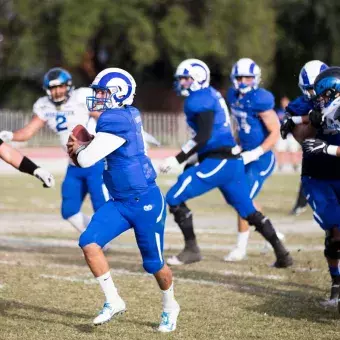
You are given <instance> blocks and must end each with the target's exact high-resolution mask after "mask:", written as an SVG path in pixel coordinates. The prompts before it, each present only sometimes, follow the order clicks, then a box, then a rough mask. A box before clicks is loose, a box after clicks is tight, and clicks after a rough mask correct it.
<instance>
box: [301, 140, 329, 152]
mask: <svg viewBox="0 0 340 340" xmlns="http://www.w3.org/2000/svg"><path fill="white" fill-rule="evenodd" d="M327 147H328V144H327V143H326V142H324V141H323V140H321V139H313V138H310V139H306V140H305V141H304V142H303V143H302V149H303V151H304V152H306V153H307V154H313V155H320V154H322V153H324V154H327Z"/></svg>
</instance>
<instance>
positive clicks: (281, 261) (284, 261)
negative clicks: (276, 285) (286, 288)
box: [273, 253, 293, 268]
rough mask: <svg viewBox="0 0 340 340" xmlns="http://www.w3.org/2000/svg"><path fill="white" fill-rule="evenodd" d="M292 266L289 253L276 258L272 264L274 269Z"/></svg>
mask: <svg viewBox="0 0 340 340" xmlns="http://www.w3.org/2000/svg"><path fill="white" fill-rule="evenodd" d="M292 265H293V258H292V257H291V256H290V254H289V253H286V254H284V255H281V256H279V257H277V259H276V261H275V262H274V264H273V267H275V268H287V267H290V266H292Z"/></svg>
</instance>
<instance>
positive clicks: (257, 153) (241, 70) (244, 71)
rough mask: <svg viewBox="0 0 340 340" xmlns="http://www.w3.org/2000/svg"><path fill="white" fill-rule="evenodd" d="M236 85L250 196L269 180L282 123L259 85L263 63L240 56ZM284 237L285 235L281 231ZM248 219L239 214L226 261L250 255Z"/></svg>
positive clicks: (235, 108) (234, 100)
mask: <svg viewBox="0 0 340 340" xmlns="http://www.w3.org/2000/svg"><path fill="white" fill-rule="evenodd" d="M230 77H231V81H232V83H233V86H232V87H231V88H229V90H228V92H227V96H226V98H227V104H228V105H229V107H230V108H231V113H232V115H233V116H234V117H235V118H236V120H237V127H238V128H237V134H238V143H239V145H240V146H241V147H242V151H243V152H242V154H241V156H242V158H243V161H244V164H245V172H246V176H247V180H248V183H249V186H250V198H251V199H254V198H255V197H256V196H257V195H258V193H259V192H260V190H261V188H262V186H263V184H264V182H265V180H266V179H267V178H268V177H269V176H270V175H271V174H272V172H273V170H274V167H275V155H274V153H273V151H272V149H273V148H274V146H275V144H276V143H277V141H278V140H279V137H280V123H279V119H278V117H277V114H276V112H275V111H274V106H275V101H274V96H273V95H272V93H271V92H269V91H267V90H265V89H264V88H261V87H259V84H260V82H261V69H260V67H259V66H258V65H257V64H256V63H255V62H254V61H253V60H252V59H249V58H242V59H240V60H238V61H237V62H236V63H235V64H234V66H233V68H232V70H231V75H230ZM279 236H280V237H281V238H283V235H282V234H280V235H279ZM248 238H249V224H248V222H247V221H246V220H245V219H244V218H242V217H241V216H238V236H237V244H236V247H235V248H234V249H233V250H232V251H231V252H230V253H229V254H228V255H227V256H225V258H224V260H225V261H241V260H243V259H244V258H245V257H246V255H247V245H248Z"/></svg>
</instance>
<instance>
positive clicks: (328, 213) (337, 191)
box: [302, 176, 340, 230]
mask: <svg viewBox="0 0 340 340" xmlns="http://www.w3.org/2000/svg"><path fill="white" fill-rule="evenodd" d="M302 185H303V190H304V192H305V194H306V198H307V200H308V203H309V205H310V206H311V208H312V209H313V216H314V219H315V221H316V222H317V223H318V224H319V225H320V227H321V228H322V229H324V230H329V229H331V228H333V227H335V226H337V227H339V226H340V180H322V179H315V178H311V177H308V176H303V177H302Z"/></svg>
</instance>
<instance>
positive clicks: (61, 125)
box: [55, 116, 67, 132]
mask: <svg viewBox="0 0 340 340" xmlns="http://www.w3.org/2000/svg"><path fill="white" fill-rule="evenodd" d="M55 119H56V121H57V126H56V129H57V131H58V132H60V131H64V130H67V126H66V117H65V116H56V117H55Z"/></svg>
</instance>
